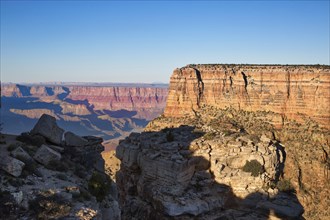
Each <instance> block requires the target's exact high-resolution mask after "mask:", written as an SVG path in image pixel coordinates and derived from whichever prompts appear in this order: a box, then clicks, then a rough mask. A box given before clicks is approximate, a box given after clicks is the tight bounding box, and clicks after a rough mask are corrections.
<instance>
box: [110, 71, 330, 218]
mask: <svg viewBox="0 0 330 220" xmlns="http://www.w3.org/2000/svg"><path fill="white" fill-rule="evenodd" d="M329 91H330V68H329V66H318V65H315V66H281V65H188V66H186V67H183V68H180V69H176V70H175V71H174V73H173V75H172V77H171V84H170V89H169V96H168V100H167V104H166V108H165V113H164V115H162V116H160V117H158V118H156V119H154V120H153V121H151V122H150V123H149V124H148V126H147V127H146V129H145V131H144V132H142V133H141V134H136V133H135V134H131V135H130V136H129V137H127V138H126V139H125V140H123V141H121V142H120V144H119V146H118V147H117V150H116V156H117V157H118V158H119V159H120V160H121V167H120V170H119V172H117V175H116V182H117V186H118V191H119V201H120V205H121V207H122V218H123V219H132V218H138V219H139V218H140V219H191V218H192V217H193V218H196V219H278V218H280V219H301V218H303V216H304V217H305V218H307V219H327V218H329V207H330V199H329V198H328V195H329V194H330V191H329V189H330V185H329V170H330V168H329V167H330V165H329V164H330V159H329V156H328V155H329V152H330V146H329V143H330V138H329V137H330V130H329V124H330V114H329V112H330V111H329V110H330V109H329V107H330V93H329ZM321 198H323V199H321Z"/></svg>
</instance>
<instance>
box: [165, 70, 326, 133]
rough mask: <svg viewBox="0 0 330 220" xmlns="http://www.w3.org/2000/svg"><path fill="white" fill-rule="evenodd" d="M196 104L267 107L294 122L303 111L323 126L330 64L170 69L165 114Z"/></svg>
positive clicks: (180, 112) (173, 114)
mask: <svg viewBox="0 0 330 220" xmlns="http://www.w3.org/2000/svg"><path fill="white" fill-rule="evenodd" d="M202 105H208V106H214V107H218V108H222V109H223V108H226V107H232V108H235V109H238V110H239V109H243V110H246V111H272V112H275V113H279V114H280V115H281V117H287V118H290V119H295V120H298V121H300V122H301V121H302V115H306V116H307V117H310V118H311V119H313V120H315V121H316V122H317V123H318V124H320V125H322V126H327V127H329V125H330V67H329V66H317V65H316V66H299V65H298V66H288V65H287V66H282V65H211V64H210V65H188V66H186V67H183V68H179V69H176V70H174V72H173V74H172V76H171V80H170V88H169V95H168V100H167V105H166V109H165V116H167V117H181V116H183V115H185V114H188V115H192V114H193V112H194V111H196V110H198V109H199V108H200V107H201V106H202ZM274 124H277V125H278V126H280V125H281V121H278V120H275V121H274Z"/></svg>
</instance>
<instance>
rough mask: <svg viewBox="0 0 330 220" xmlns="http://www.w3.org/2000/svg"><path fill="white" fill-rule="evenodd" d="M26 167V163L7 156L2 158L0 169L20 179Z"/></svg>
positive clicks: (0, 159)
mask: <svg viewBox="0 0 330 220" xmlns="http://www.w3.org/2000/svg"><path fill="white" fill-rule="evenodd" d="M24 166H25V163H23V162H22V161H20V160H17V159H15V158H13V157H10V156H7V155H5V156H0V168H1V169H2V170H4V171H6V172H7V173H9V174H10V175H12V176H15V177H19V176H20V175H21V174H22V170H23V168H24Z"/></svg>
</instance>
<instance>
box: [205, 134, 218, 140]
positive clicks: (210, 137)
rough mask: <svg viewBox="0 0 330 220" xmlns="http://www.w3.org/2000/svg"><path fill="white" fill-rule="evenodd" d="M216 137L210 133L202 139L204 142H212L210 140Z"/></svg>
mask: <svg viewBox="0 0 330 220" xmlns="http://www.w3.org/2000/svg"><path fill="white" fill-rule="evenodd" d="M216 135H217V134H216V133H213V132H210V133H207V134H205V135H204V139H205V140H212V139H214V138H215V136H216Z"/></svg>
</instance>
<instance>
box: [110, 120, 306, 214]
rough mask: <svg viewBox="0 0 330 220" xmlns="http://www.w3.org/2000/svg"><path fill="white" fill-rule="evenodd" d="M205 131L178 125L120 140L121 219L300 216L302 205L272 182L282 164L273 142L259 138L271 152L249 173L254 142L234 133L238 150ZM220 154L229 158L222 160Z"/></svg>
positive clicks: (266, 152) (118, 184)
mask: <svg viewBox="0 0 330 220" xmlns="http://www.w3.org/2000/svg"><path fill="white" fill-rule="evenodd" d="M209 136H210V135H207V134H205V133H204V132H201V131H200V130H198V129H196V128H195V127H192V126H187V125H181V126H180V127H177V128H166V129H162V130H160V131H152V132H142V133H141V134H139V133H132V134H131V135H130V136H129V137H127V138H126V139H125V140H122V141H121V142H120V144H119V146H118V147H117V150H116V156H117V157H118V158H119V159H120V160H121V169H120V171H119V172H117V174H116V180H117V181H116V182H117V187H118V192H119V202H120V205H121V210H122V219H269V218H271V217H272V218H273V219H276V218H280V219H303V218H302V217H301V215H302V213H303V211H304V209H303V207H302V206H301V204H300V203H299V201H298V199H297V198H296V196H295V195H294V194H288V193H283V192H279V191H278V190H277V189H271V188H270V185H271V184H272V183H273V182H274V178H275V177H276V175H275V173H276V172H278V171H277V170H283V169H282V167H284V164H283V165H281V166H282V167H280V168H281V169H278V167H277V166H279V163H280V164H281V163H284V161H285V160H283V158H282V159H278V158H280V157H283V154H278V155H277V151H278V150H280V149H278V148H277V147H276V146H275V144H273V143H272V142H271V141H270V140H268V139H267V140H265V141H264V145H262V144H259V147H263V146H266V147H264V150H265V155H271V156H273V155H274V156H273V157H262V156H261V157H260V158H261V159H260V160H261V162H262V166H265V167H266V166H267V169H262V170H263V171H262V173H261V172H259V173H257V175H256V176H253V175H252V173H249V172H244V171H243V170H242V166H243V165H244V164H245V161H249V160H257V159H258V157H256V156H255V155H254V153H253V152H254V151H248V150H247V149H248V147H249V149H250V148H251V146H254V145H253V144H251V146H250V145H249V144H248V142H249V141H248V140H247V139H246V138H245V139H244V137H238V138H237V137H236V142H237V143H236V144H241V145H240V147H239V149H240V150H239V151H238V150H237V149H236V148H235V147H234V146H232V145H233V143H232V145H230V144H229V143H230V140H229V138H227V137H224V136H222V138H224V139H225V140H226V141H225V143H226V144H225V145H224V144H221V143H223V142H217V137H209ZM226 138H227V139H228V140H227V139H226ZM220 139H221V138H220ZM243 142H244V143H245V142H246V144H245V145H244V144H242V143H243ZM235 146H236V145H235ZM244 147H246V149H245V148H244ZM268 148H269V149H273V151H271V150H269V149H268ZM254 149H256V146H254ZM282 150H283V151H284V148H283V149H282ZM235 151H237V152H238V153H235ZM241 152H243V153H241ZM227 154H228V155H234V156H235V157H234V159H233V158H231V157H230V156H228V155H227ZM259 154H261V153H259ZM221 155H222V156H224V157H226V158H231V159H230V160H229V161H227V162H226V163H225V162H223V159H222V157H221ZM251 155H252V156H251ZM261 155H263V154H261ZM276 155H277V156H278V157H277V156H276ZM226 158H225V159H226ZM269 158H270V159H269ZM267 159H269V160H270V162H269V164H271V165H266V164H267V162H266V161H265V160H267ZM242 161H243V162H242ZM269 166H272V167H269ZM233 167H235V168H233ZM267 170H270V171H268V172H270V173H271V172H272V174H268V173H267ZM279 176H280V175H279ZM266 177H267V178H266ZM272 177H274V178H272ZM235 179H236V180H235ZM233 180H235V181H236V182H235V181H233ZM226 181H227V182H226Z"/></svg>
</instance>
